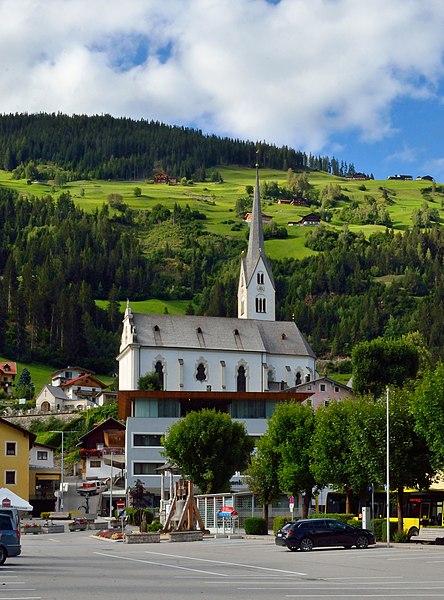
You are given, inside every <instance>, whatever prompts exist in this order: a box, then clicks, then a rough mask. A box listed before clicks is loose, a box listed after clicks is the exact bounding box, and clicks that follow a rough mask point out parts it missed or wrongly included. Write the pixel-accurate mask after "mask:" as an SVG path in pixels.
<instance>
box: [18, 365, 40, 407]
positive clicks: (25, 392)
mask: <svg viewBox="0 0 444 600" xmlns="http://www.w3.org/2000/svg"><path fill="white" fill-rule="evenodd" d="M34 392H35V387H34V384H33V383H32V379H31V373H30V372H29V371H28V369H27V368H26V367H25V368H24V369H23V370H22V372H21V373H20V377H19V378H18V381H17V383H16V384H15V394H14V395H15V397H16V398H26V400H31V399H32V398H33V397H34Z"/></svg>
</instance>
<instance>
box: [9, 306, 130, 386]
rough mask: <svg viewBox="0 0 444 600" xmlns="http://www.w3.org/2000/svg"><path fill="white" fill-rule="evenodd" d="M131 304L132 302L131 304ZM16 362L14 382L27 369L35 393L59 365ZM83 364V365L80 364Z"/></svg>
mask: <svg viewBox="0 0 444 600" xmlns="http://www.w3.org/2000/svg"><path fill="white" fill-rule="evenodd" d="M131 306H132V304H131ZM8 361H10V362H11V359H10V358H6V357H2V356H0V362H8ZM14 362H15V363H16V364H17V376H16V378H15V383H17V382H18V380H19V377H20V374H21V372H22V371H23V369H24V368H26V369H28V371H29V372H30V373H31V379H32V382H33V384H34V387H35V393H36V395H37V394H38V393H39V392H40V390H41V389H42V388H43V386H44V385H46V384H50V383H51V375H52V373H55V371H58V370H59V367H52V366H50V365H44V364H41V363H25V362H18V361H14ZM80 366H84V365H80ZM96 376H97V378H98V379H100V381H101V382H102V383H106V384H107V385H111V383H112V382H113V381H114V379H113V378H112V377H110V375H104V374H100V373H96Z"/></svg>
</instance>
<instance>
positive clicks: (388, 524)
mask: <svg viewBox="0 0 444 600" xmlns="http://www.w3.org/2000/svg"><path fill="white" fill-rule="evenodd" d="M386 435H387V439H386V450H387V457H386V468H387V476H386V485H387V488H386V517H387V522H386V527H387V529H386V532H387V548H390V395H389V389H388V387H387V389H386Z"/></svg>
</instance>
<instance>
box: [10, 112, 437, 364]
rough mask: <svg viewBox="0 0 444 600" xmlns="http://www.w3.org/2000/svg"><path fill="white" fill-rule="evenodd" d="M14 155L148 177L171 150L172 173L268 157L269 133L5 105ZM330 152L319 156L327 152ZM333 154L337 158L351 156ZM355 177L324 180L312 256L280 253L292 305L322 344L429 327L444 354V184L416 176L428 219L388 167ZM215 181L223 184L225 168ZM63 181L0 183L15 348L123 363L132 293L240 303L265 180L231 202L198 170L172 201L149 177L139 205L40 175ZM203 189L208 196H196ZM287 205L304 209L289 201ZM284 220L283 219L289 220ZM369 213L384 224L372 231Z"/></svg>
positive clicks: (41, 172) (293, 157)
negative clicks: (233, 134)
mask: <svg viewBox="0 0 444 600" xmlns="http://www.w3.org/2000/svg"><path fill="white" fill-rule="evenodd" d="M0 158H1V159H2V160H3V163H4V166H7V167H8V169H9V174H8V177H11V169H16V171H15V173H16V175H17V176H20V177H27V178H28V176H32V177H31V178H34V177H35V176H37V175H38V177H41V178H43V177H47V178H49V176H50V175H51V174H52V175H54V173H55V172H60V169H61V170H62V171H63V172H64V173H65V174H66V173H68V172H69V174H70V177H71V178H74V179H75V178H76V177H78V176H80V175H81V174H82V176H84V177H85V176H89V175H92V174H95V175H98V174H101V175H102V176H104V177H107V178H112V177H126V176H131V177H133V176H139V177H143V176H144V174H145V173H146V174H147V175H152V173H153V172H154V171H155V169H156V168H158V167H159V166H162V168H163V169H165V170H168V169H170V168H171V172H170V174H172V173H173V172H175V171H177V173H178V174H180V173H181V169H182V168H185V170H187V169H189V170H190V173H193V172H198V174H199V177H201V178H202V177H205V170H206V168H208V167H209V166H211V165H212V166H215V165H216V166H217V165H222V164H224V163H225V162H226V163H229V162H235V163H237V164H240V163H245V164H248V165H251V164H253V163H254V162H255V160H256V146H255V145H254V144H252V143H248V142H239V141H231V140H222V139H219V138H216V137H206V136H202V134H201V133H199V132H193V131H191V130H186V129H182V128H177V127H168V126H165V125H162V124H159V123H145V122H137V123H136V122H133V121H130V120H129V119H112V118H111V117H65V116H62V115H14V116H0ZM316 160H319V161H320V162H319V164H318V165H317V168H319V167H320V166H322V160H323V159H316ZM310 161H312V162H313V161H314V162H315V159H314V158H313V157H307V156H305V155H304V154H303V153H299V152H295V151H293V150H291V149H282V148H281V149H278V148H274V147H269V146H267V147H263V148H262V147H261V162H265V163H266V164H268V165H273V166H279V167H280V168H284V169H286V168H287V167H289V166H293V168H295V170H297V169H298V165H299V166H300V167H301V168H302V169H304V171H305V167H307V166H309V165H310ZM326 161H327V163H328V164H327V165H324V166H327V167H328V169H329V170H330V171H331V170H334V169H336V168H337V169H339V171H341V169H342V170H344V169H345V168H346V169H347V170H349V169H350V167H346V165H340V166H339V165H338V164H335V165H334V166H332V162H333V161H330V160H328V159H326ZM106 165H108V166H106ZM186 165H188V166H186ZM111 167H112V168H111ZM104 169H105V170H104ZM106 169H109V170H108V171H106ZM12 173H14V171H13V172H12ZM284 173H285V172H282V174H283V177H282V178H281V181H282V179H284V177H285V175H284ZM187 175H188V173H187ZM247 175H248V176H247V177H246V179H245V180H246V181H248V182H252V181H253V176H254V175H253V172H252V173H251V179H249V177H250V173H248V174H247ZM304 177H305V175H304ZM308 178H310V174H308ZM330 179H332V178H330ZM343 181H345V180H341V181H340V182H339V180H338V181H336V182H334V184H333V183H332V182H330V183H328V185H325V186H324V188H322V189H319V190H318V193H316V194H315V193H314V192H313V190H312V191H311V193H313V197H312V199H311V200H310V202H312V205H309V206H307V207H306V208H305V209H303V210H304V211H305V213H307V212H309V211H311V210H318V211H319V214H320V215H321V216H322V218H323V220H324V221H328V222H329V225H322V226H320V227H317V228H315V229H311V231H310V233H309V234H308V235H307V236H306V239H305V244H306V246H307V248H305V249H304V250H306V251H307V252H306V253H311V256H308V257H306V258H304V259H301V260H297V259H294V258H284V259H281V260H276V259H275V260H272V266H273V273H274V277H275V281H276V286H277V290H276V291H277V318H278V319H291V318H293V316H294V318H295V320H296V323H297V324H298V326H299V327H300V329H301V330H302V331H303V332H304V334H305V335H306V336H307V337H308V339H309V340H310V342H311V344H312V346H313V348H314V350H315V352H316V353H317V354H318V355H319V356H324V357H334V356H347V355H349V354H350V352H351V350H352V348H353V346H354V344H355V343H356V342H358V341H360V340H369V339H372V338H374V337H376V336H379V335H388V336H399V335H401V334H403V333H408V332H411V331H417V330H418V331H420V332H421V333H422V334H423V336H424V338H425V340H426V343H427V345H428V346H429V348H430V349H431V351H432V353H433V357H434V359H435V360H436V359H438V358H439V357H441V356H442V353H443V350H444V326H443V325H444V324H443V320H444V285H443V278H442V266H443V259H444V231H443V229H442V225H441V216H440V210H442V189H441V188H442V186H436V185H435V184H433V186H430V189H428V188H424V189H422V188H423V187H424V185H427V184H421V185H422V187H421V189H419V188H418V189H416V190H413V188H410V191H409V192H408V203H409V207H410V210H411V211H412V210H413V215H414V220H413V221H410V222H411V223H412V225H411V226H410V229H409V228H408V225H406V223H407V222H408V221H407V217H406V211H405V204H403V200H402V195H403V190H402V188H401V187H400V185H398V186H397V187H396V190H395V186H392V187H393V190H392V189H390V190H388V189H387V188H386V187H385V186H381V184H380V183H378V182H366V184H365V185H364V184H362V182H357V183H356V182H355V183H354V184H352V183H350V182H347V183H346V184H345V185H344V183H343ZM339 183H342V185H343V187H342V188H341V187H340V185H339ZM370 183H371V185H370ZM81 185H82V186H85V182H83V183H82V184H81ZM133 185H134V183H133V184H132V186H133ZM141 185H142V184H141ZM212 185H214V186H215V187H217V186H219V187H220V189H221V190H222V189H223V188H224V185H225V184H224V185H222V184H220V183H217V184H216V183H215V184H212ZM227 185H229V184H227ZM263 185H264V191H265V188H267V189H268V192H269V193H270V196H267V195H265V194H264V197H266V198H267V200H266V201H267V202H268V205H267V206H268V208H269V209H270V210H271V211H275V207H276V206H277V204H273V201H272V197H273V195H275V193H274V192H273V194H272V193H271V192H270V189H271V188H273V189H274V188H276V190H278V191H279V190H280V191H281V192H282V190H283V188H280V187H279V186H277V184H276V185H271V183H270V182H268V184H267V183H266V182H265V181H263ZM51 186H52V184H50V185H46V186H42V185H35V186H34V185H27V184H26V181H25V180H24V181H23V185H22V191H21V192H20V191H14V190H12V189H10V187H9V186H8V183H7V182H6V183H5V180H2V184H1V185H0V355H3V356H7V357H8V358H9V359H11V360H21V361H24V362H26V361H28V362H30V361H41V362H44V363H50V364H51V365H54V366H60V367H61V366H65V365H66V364H81V365H83V366H85V367H87V368H91V369H93V370H96V371H99V372H102V373H104V372H113V371H114V369H115V362H114V358H115V356H116V354H117V352H118V343H119V328H120V323H121V319H122V314H121V313H120V312H119V310H120V302H121V301H124V300H126V298H130V299H131V300H133V301H134V300H144V299H148V298H157V299H164V300H182V301H185V302H186V303H187V305H188V309H187V311H188V312H189V313H196V314H208V315H213V316H236V311H237V279H238V274H239V259H240V255H241V252H242V250H244V249H246V244H247V240H246V238H245V236H244V234H243V231H246V229H247V228H246V226H245V224H242V216H241V215H240V214H237V212H236V211H237V208H238V206H239V205H242V210H247V209H246V206H247V204H248V202H251V196H249V194H250V193H251V190H250V191H246V190H245V186H244V190H245V191H244V194H243V195H244V198H239V196H237V199H238V200H239V202H237V201H236V197H235V195H234V194H233V195H232V196H230V203H228V201H227V200H223V198H222V195H221V196H220V198H219V197H218V198H217V202H216V201H214V194H215V193H216V192H213V190H214V189H215V188H212V189H211V190H208V189H207V187H206V186H210V184H205V183H203V184H201V187H200V188H199V189H200V192H199V193H197V194H196V192H192V191H191V190H193V186H191V187H190V186H189V185H188V183H187V184H186V187H184V188H183V189H185V190H189V192H187V193H188V195H186V196H184V197H183V200H178V201H177V202H176V201H174V204H172V203H171V202H170V203H169V206H170V208H167V207H166V206H165V205H164V204H162V203H159V202H158V201H157V202H156V199H155V190H154V188H155V186H154V185H153V184H148V183H146V182H145V181H143V186H144V192H143V194H142V196H140V194H141V190H140V188H134V187H132V188H131V189H134V191H136V190H138V194H139V197H138V198H136V200H137V202H138V204H137V208H136V207H134V208H131V207H130V206H128V204H126V203H125V202H122V198H120V199H118V198H117V196H118V195H117V194H111V196H112V197H108V201H106V202H105V199H106V197H104V198H103V199H102V201H101V202H100V203H96V204H95V205H94V204H91V200H90V199H89V198H88V200H87V202H89V204H88V208H83V206H82V202H83V201H85V200H86V196H89V194H90V193H92V192H90V191H88V190H89V189H87V191H86V193H85V194H84V196H82V194H80V192H79V194H78V195H76V199H75V201H74V198H73V196H72V195H71V194H70V191H69V190H67V189H66V188H65V187H64V185H63V184H61V185H60V186H54V189H56V188H57V194H56V193H54V194H53V195H46V196H45V195H44V194H43V193H42V192H40V194H41V195H40V196H38V195H37V190H38V189H39V188H40V189H44V190H50V189H51ZM267 186H268V187H267ZM345 186H347V187H345ZM353 186H355V187H353ZM91 187H92V188H94V189H95V187H99V186H95V184H92V185H91ZM247 187H249V188H251V189H252V186H247ZM73 189H74V188H73ZM75 189H76V190H81V188H80V186H78V187H76V188H75ZM169 189H171V190H172V189H174V188H169V187H168V186H163V187H162V190H163V192H162V193H163V194H164V196H163V197H165V195H168V193H169V192H168V190H169ZM25 190H26V191H25ZM83 191H84V190H83ZM315 191H316V190H315ZM395 191H396V193H395ZM345 192H346V193H345ZM44 193H47V192H46V191H45V192H44ZM171 194H172V191H171ZM358 194H361V195H362V196H359V195H358ZM414 194H416V196H414ZM361 197H362V202H361V200H360V198H361ZM177 198H180V196H179V195H178V196H177ZM415 198H421V199H420V200H416V199H415ZM126 201H128V199H127V198H126ZM188 201H190V202H194V205H193V207H192V208H190V206H188ZM245 202H246V204H244V203H245ZM420 203H422V204H424V206H422V205H421V204H420ZM440 203H441V204H440ZM222 204H223V205H224V208H223V211H222V212H221V213H218V210H219V211H220V205H222ZM85 206H86V204H85ZM228 206H230V208H227V207H228ZM416 206H418V207H421V206H422V208H421V210H419V209H417V208H415V207H416ZM268 208H267V210H268ZM364 208H366V212H365V214H364V212H363V209H364ZM370 209H372V210H373V213H374V215H373V216H372V219H370V218H369V214H370V213H369V211H370ZM282 210H283V211H286V210H287V211H288V210H290V209H289V208H288V207H287V208H285V205H284V206H283V208H282ZM291 210H292V211H296V210H299V208H297V207H291ZM352 210H353V211H354V212H353V215H352V217H353V218H352V219H350V212H351V211H352ZM359 211H360V212H359ZM389 211H392V212H391V213H390V215H389V218H388V217H387V215H388V214H389ZM415 211H416V212H415ZM241 212H242V211H241ZM358 212H359V214H357V213H358ZM426 212H427V215H429V216H430V218H428V219H425V218H424V215H425V214H426ZM355 213H356V214H355ZM373 213H372V214H373ZM429 213H430V214H429ZM218 214H223V215H224V216H223V217H218ZM282 214H291V213H285V212H283V213H282ZM292 214H296V213H292ZM418 215H419V216H421V219H419V216H418ZM276 216H277V217H278V213H277V212H276ZM227 217H228V218H227ZM218 218H219V219H220V220H221V223H224V225H223V226H222V225H221V223H220V222H218V221H217V219H218ZM281 218H282V217H281ZM287 218H288V217H287ZM222 219H224V220H223V221H222ZM282 219H283V218H282ZM209 222H210V224H208V223H209ZM278 222H279V221H278ZM283 223H285V221H283V220H281V221H280V226H279V227H278V228H277V230H279V231H280V230H284V229H286V228H285V226H283ZM344 224H349V225H350V229H349V228H348V225H346V226H344ZM358 224H359V226H360V224H363V227H371V228H373V229H367V230H366V234H365V235H364V233H363V232H362V231H359V230H358V229H357V227H358ZM353 227H355V229H354V230H353V231H352V230H351V229H352V228H353ZM386 227H387V228H386ZM394 227H397V228H398V231H397V232H396V231H395V230H394ZM289 229H292V228H289ZM295 229H297V230H298V233H297V234H293V233H291V234H289V238H290V235H291V236H292V240H290V239H289V240H288V243H295V242H296V241H297V240H299V243H300V244H302V243H303V241H304V237H302V233H301V231H302V230H303V229H305V228H293V230H295ZM306 231H307V229H305V232H304V233H306ZM375 231H376V233H375ZM230 233H232V235H230ZM275 233H276V232H275ZM285 233H287V232H286V231H285ZM274 241H276V240H272V242H274ZM278 241H279V243H281V244H282V243H283V244H286V243H287V240H286V239H284V240H282V239H281V240H278ZM268 243H269V242H267V244H268ZM301 247H302V246H301ZM280 248H282V246H280ZM308 248H309V249H310V250H308ZM267 252H268V251H267ZM288 255H289V253H288V254H285V253H284V252H281V253H280V254H279V256H288ZM97 300H102V301H104V304H103V302H102V304H101V306H105V308H99V307H98V306H97V303H96V301H97Z"/></svg>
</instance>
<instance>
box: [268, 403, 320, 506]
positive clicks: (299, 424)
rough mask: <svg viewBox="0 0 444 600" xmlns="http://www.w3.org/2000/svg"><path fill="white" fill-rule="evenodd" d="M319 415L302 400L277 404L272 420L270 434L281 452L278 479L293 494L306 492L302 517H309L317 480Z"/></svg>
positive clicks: (287, 492)
mask: <svg viewBox="0 0 444 600" xmlns="http://www.w3.org/2000/svg"><path fill="white" fill-rule="evenodd" d="M314 425H315V416H314V413H313V410H312V409H311V407H310V406H304V405H302V404H299V403H298V402H285V403H280V404H278V405H277V407H276V410H275V411H274V413H273V416H272V417H271V419H269V421H268V429H267V435H268V436H269V440H270V444H271V445H272V446H273V447H274V448H275V450H276V452H277V453H278V455H279V467H278V481H279V486H280V489H281V491H282V492H284V493H286V494H288V495H289V496H291V495H294V494H296V493H302V494H303V495H304V502H303V506H302V516H303V517H307V516H308V509H309V507H310V502H311V496H312V490H313V487H314V485H315V483H316V481H315V478H314V476H313V474H312V471H311V468H310V461H311V450H310V449H311V445H312V439H313V434H314Z"/></svg>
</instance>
